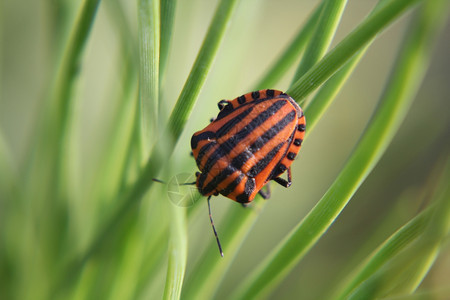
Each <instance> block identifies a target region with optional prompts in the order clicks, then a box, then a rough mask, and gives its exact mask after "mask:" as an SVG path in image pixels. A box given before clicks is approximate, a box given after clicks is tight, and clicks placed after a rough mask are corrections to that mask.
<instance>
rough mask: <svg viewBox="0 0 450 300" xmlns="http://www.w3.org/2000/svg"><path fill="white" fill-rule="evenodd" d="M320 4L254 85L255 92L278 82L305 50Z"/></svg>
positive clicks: (320, 8)
mask: <svg viewBox="0 0 450 300" xmlns="http://www.w3.org/2000/svg"><path fill="white" fill-rule="evenodd" d="M322 6H323V5H322V4H320V5H318V6H317V7H316V8H315V9H314V11H313V12H311V14H310V15H309V17H308V19H307V20H306V22H305V24H304V25H302V26H301V27H300V29H299V30H298V33H297V34H296V36H295V38H294V39H293V40H292V42H291V43H290V44H289V46H288V47H287V48H286V50H284V52H283V53H282V54H281V55H280V57H279V58H278V59H277V60H276V61H275V62H274V63H272V66H271V67H270V68H269V69H268V70H267V72H266V73H265V75H264V76H263V77H262V78H261V79H260V80H259V82H258V83H257V84H256V85H255V86H256V88H255V90H262V89H267V88H271V87H273V86H274V85H275V83H276V82H277V81H278V80H280V78H281V77H282V76H283V74H284V73H285V72H286V71H287V70H288V69H289V68H290V67H291V66H292V65H293V63H294V62H295V60H296V59H298V57H299V56H300V54H301V53H302V51H303V50H304V49H305V46H306V43H307V42H308V41H309V39H310V37H311V34H312V32H313V30H314V28H315V26H316V22H317V19H318V18H319V15H320V12H321V10H322Z"/></svg>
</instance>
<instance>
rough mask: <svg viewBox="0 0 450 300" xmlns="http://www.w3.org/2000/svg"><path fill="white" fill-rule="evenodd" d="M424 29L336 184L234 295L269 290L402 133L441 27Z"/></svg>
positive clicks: (409, 45) (241, 296) (257, 294)
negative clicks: (402, 124) (430, 47)
mask: <svg viewBox="0 0 450 300" xmlns="http://www.w3.org/2000/svg"><path fill="white" fill-rule="evenodd" d="M384 8H386V6H385V7H383V8H382V9H381V10H380V11H382V10H383V9H384ZM375 14H376V13H375ZM369 18H370V17H369ZM424 29H426V28H421V27H420V28H417V29H416V30H417V31H414V32H413V34H412V38H411V39H410V40H408V41H407V42H406V44H405V47H404V49H403V51H402V53H401V55H399V57H398V63H397V66H396V68H395V71H394V73H393V75H392V76H391V78H390V80H389V81H388V85H387V87H386V90H385V92H384V95H383V96H382V100H381V102H380V106H379V107H378V109H377V111H376V113H375V115H374V116H373V118H372V120H371V122H370V123H369V125H368V127H367V129H366V130H365V132H364V134H363V136H362V138H361V140H360V142H359V143H358V145H357V147H356V148H355V150H354V151H353V153H352V155H351V157H350V159H349V160H348V162H347V163H346V165H345V166H344V168H343V170H342V171H341V172H340V174H339V175H338V177H337V178H336V180H335V181H334V183H333V184H332V185H331V187H330V188H329V189H328V191H327V192H326V193H325V195H324V196H323V197H322V199H321V200H320V201H319V202H318V203H317V205H316V206H315V207H314V208H313V209H312V210H311V211H310V212H309V213H308V215H307V216H306V217H305V218H304V219H303V221H302V222H300V223H299V224H298V225H297V226H296V227H295V228H294V229H293V230H292V231H291V233H289V234H288V235H287V236H286V238H285V239H284V241H283V242H282V243H281V244H280V245H279V247H277V248H276V249H275V250H274V251H273V252H272V253H271V254H270V255H268V257H267V258H266V259H265V260H264V262H263V263H261V264H260V265H259V267H258V268H257V269H256V270H254V271H253V272H252V273H251V275H250V276H248V277H247V280H246V281H245V282H244V283H243V284H242V285H241V286H240V287H238V289H237V290H236V293H235V294H234V297H233V299H254V298H258V297H262V296H264V295H267V294H268V293H269V292H270V291H271V290H272V289H273V288H274V286H276V284H277V283H279V282H280V280H281V279H282V278H284V277H285V276H286V275H287V274H288V272H289V271H290V270H292V268H293V267H294V266H295V265H296V264H297V263H298V262H299V261H300V260H301V259H302V258H303V257H304V255H305V254H306V252H307V251H308V250H309V249H310V248H311V247H312V246H313V245H314V244H315V243H316V242H317V240H318V239H319V238H320V237H321V236H322V235H323V234H324V233H325V231H326V230H327V229H328V228H329V226H331V224H332V223H333V222H334V220H335V219H336V218H337V217H338V215H339V214H340V212H341V211H342V210H343V209H344V207H345V206H346V205H347V203H348V201H349V200H350V199H351V197H352V196H353V194H354V193H355V192H356V190H357V189H358V188H359V186H360V185H361V184H362V183H363V182H364V180H365V179H366V178H367V176H368V175H369V174H370V172H371V171H372V169H373V168H374V166H375V165H376V163H377V162H378V161H379V159H380V158H381V156H382V154H383V153H384V151H385V150H386V148H387V146H388V145H389V143H390V142H391V140H392V138H393V136H394V134H395V133H396V132H397V130H398V127H399V126H400V124H401V122H402V121H403V119H404V117H405V115H406V112H407V111H408V109H409V107H410V105H411V103H412V100H413V98H414V95H415V92H416V91H417V89H418V87H419V86H420V82H421V79H422V77H423V76H424V74H425V71H426V65H427V61H428V58H429V50H430V49H429V46H430V40H429V38H430V36H434V33H435V32H434V31H431V32H430V31H427V30H424ZM433 29H434V28H433Z"/></svg>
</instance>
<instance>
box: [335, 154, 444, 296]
mask: <svg viewBox="0 0 450 300" xmlns="http://www.w3.org/2000/svg"><path fill="white" fill-rule="evenodd" d="M444 166H445V170H444V172H443V176H441V180H440V184H439V186H438V188H437V193H436V194H435V195H434V197H433V198H434V201H433V203H434V204H435V205H433V207H432V210H430V213H429V215H430V217H429V218H428V222H427V223H428V224H427V226H426V227H425V230H424V232H423V233H422V234H421V236H420V237H419V239H418V240H417V241H416V242H415V243H414V244H412V245H411V247H409V248H407V249H406V250H405V251H403V252H401V253H399V254H398V255H396V256H395V257H393V259H391V260H390V261H389V262H388V263H387V264H385V265H383V266H382V268H381V269H379V270H378V271H377V272H376V273H374V274H372V275H371V276H370V277H369V278H368V279H367V280H365V281H364V282H363V283H362V284H360V285H359V286H358V287H357V288H356V289H355V290H354V291H353V292H352V293H351V294H346V295H342V299H368V298H371V299H373V298H376V297H380V296H381V297H386V296H393V295H397V294H400V295H401V294H411V293H414V292H415V290H416V289H417V287H418V286H419V284H420V283H421V282H422V280H423V278H424V277H425V275H426V274H427V273H428V271H429V269H430V268H431V266H432V265H433V263H434V261H435V259H436V257H437V255H438V253H439V251H440V249H441V247H442V243H443V241H445V238H446V237H447V236H448V234H449V230H450V201H448V199H450V186H449V185H448V178H449V176H450V159H448V157H447V158H446V162H444ZM378 268H380V266H378Z"/></svg>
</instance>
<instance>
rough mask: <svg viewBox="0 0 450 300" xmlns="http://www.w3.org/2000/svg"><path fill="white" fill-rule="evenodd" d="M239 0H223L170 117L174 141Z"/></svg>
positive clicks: (202, 82)
mask: <svg viewBox="0 0 450 300" xmlns="http://www.w3.org/2000/svg"><path fill="white" fill-rule="evenodd" d="M237 3H238V0H221V1H220V3H219V6H218V7H217V10H216V13H215V14H214V18H213V22H212V23H211V25H210V27H209V29H208V33H207V35H206V37H205V40H204V41H203V44H202V47H201V49H200V52H199V53H198V55H197V59H196V60H195V63H194V66H193V67H192V70H191V72H190V74H189V77H188V79H187V80H186V83H185V84H184V87H183V90H182V91H181V94H180V96H179V97H178V100H177V103H176V104H175V107H174V109H173V111H172V113H171V115H170V118H169V122H168V125H169V133H170V134H171V136H172V139H173V141H175V140H177V139H178V137H179V136H180V134H181V132H182V130H183V128H184V125H185V124H186V122H187V120H188V118H189V115H190V113H191V111H192V108H193V107H194V103H195V101H196V100H197V97H198V95H199V93H200V90H201V88H202V87H203V84H204V83H205V80H206V76H207V75H208V74H209V71H210V70H211V66H212V64H213V62H214V58H215V57H216V54H217V50H218V49H219V46H220V43H221V42H222V39H223V36H224V33H225V29H226V28H227V27H228V26H229V24H230V21H231V16H232V13H233V11H234V9H235V7H236V4H237Z"/></svg>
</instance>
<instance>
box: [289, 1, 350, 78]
mask: <svg viewBox="0 0 450 300" xmlns="http://www.w3.org/2000/svg"><path fill="white" fill-rule="evenodd" d="M346 4H347V0H324V2H323V8H322V10H321V13H320V17H319V20H318V23H317V25H316V27H315V30H314V34H313V35H312V37H311V40H310V43H309V44H308V47H307V48H306V50H305V54H304V56H303V58H302V60H301V62H300V64H299V66H298V68H297V71H296V72H295V75H294V77H293V79H292V81H293V83H294V82H295V81H297V80H298V79H299V78H300V77H302V76H303V75H304V74H305V73H306V71H308V70H309V69H310V68H311V67H312V66H314V65H315V64H316V63H317V62H318V61H319V59H321V58H322V57H323V56H324V55H325V53H326V52H327V50H328V47H329V46H330V44H331V41H332V40H333V37H334V35H335V33H336V30H337V27H338V25H339V22H340V20H341V17H342V14H343V12H344V9H345V5H346Z"/></svg>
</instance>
